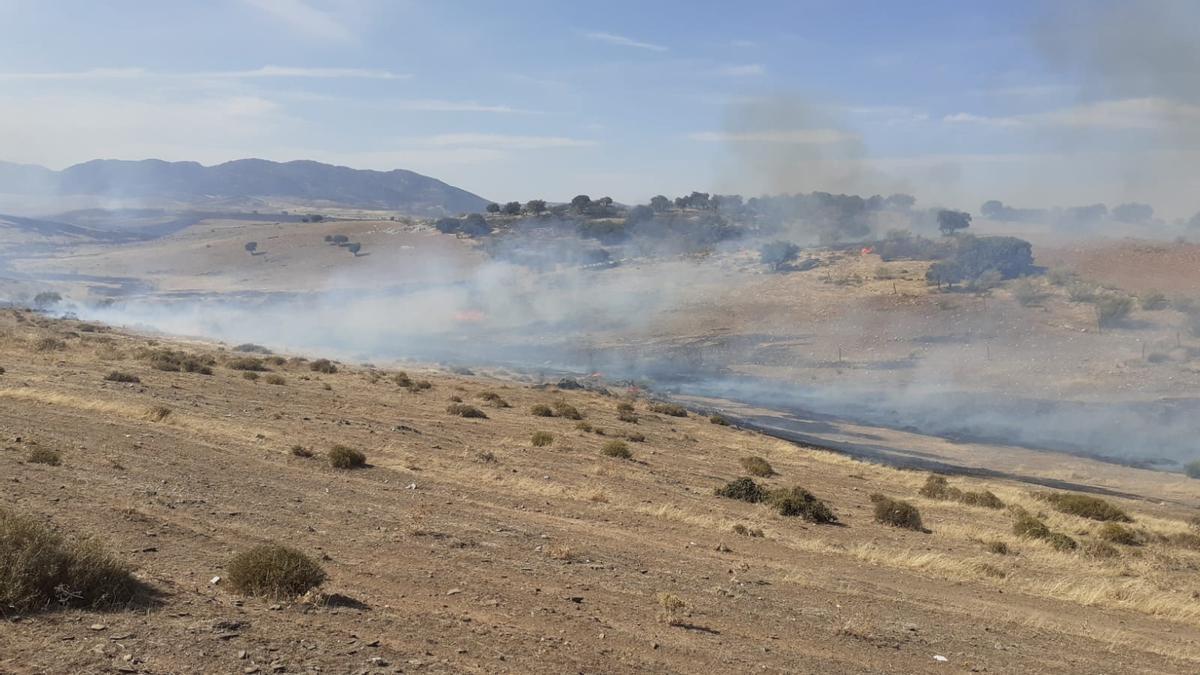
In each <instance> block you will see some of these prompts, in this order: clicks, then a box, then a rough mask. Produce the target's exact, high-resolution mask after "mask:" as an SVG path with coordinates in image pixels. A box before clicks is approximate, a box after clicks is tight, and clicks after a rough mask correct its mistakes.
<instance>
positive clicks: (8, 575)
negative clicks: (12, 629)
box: [0, 508, 141, 612]
mask: <svg viewBox="0 0 1200 675" xmlns="http://www.w3.org/2000/svg"><path fill="white" fill-rule="evenodd" d="M131 572H132V570H131V568H130V567H129V566H128V565H126V564H125V563H123V562H121V561H119V560H117V559H116V558H115V557H113V556H112V554H110V553H109V552H108V551H107V550H105V548H104V547H103V546H102V545H101V544H100V543H99V542H98V541H97V540H95V539H84V540H66V539H64V537H63V536H62V535H60V534H58V533H56V532H54V531H53V530H52V529H51V528H50V527H48V526H47V525H44V524H43V523H41V522H39V521H37V520H35V519H33V518H30V517H27V516H22V515H18V514H17V513H14V512H12V511H9V510H7V509H3V508H0V611H4V612H7V611H8V610H9V609H12V610H15V611H17V612H30V611H38V610H42V609H46V608H48V607H50V606H51V605H53V604H55V603H57V604H59V605H61V606H72V607H86V608H93V609H97V608H102V607H112V606H116V605H122V604H127V603H128V602H130V601H131V600H133V599H134V596H135V595H136V594H137V592H138V591H139V589H140V588H141V585H140V584H139V583H138V582H137V580H136V579H134V578H133V575H132V574H131Z"/></svg>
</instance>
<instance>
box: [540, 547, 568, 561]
mask: <svg viewBox="0 0 1200 675" xmlns="http://www.w3.org/2000/svg"><path fill="white" fill-rule="evenodd" d="M546 557H548V558H551V559H552V560H561V561H563V562H571V561H572V560H574V559H575V551H573V550H571V547H570V546H567V545H566V544H554V545H553V546H549V547H547V548H546Z"/></svg>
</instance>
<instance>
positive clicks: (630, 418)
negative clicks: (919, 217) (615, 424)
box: [617, 410, 638, 424]
mask: <svg viewBox="0 0 1200 675" xmlns="http://www.w3.org/2000/svg"><path fill="white" fill-rule="evenodd" d="M617 419H618V420H620V421H622V422H628V423H630V424H637V423H638V416H637V414H636V413H634V412H626V411H624V410H622V411H620V412H618V413H617Z"/></svg>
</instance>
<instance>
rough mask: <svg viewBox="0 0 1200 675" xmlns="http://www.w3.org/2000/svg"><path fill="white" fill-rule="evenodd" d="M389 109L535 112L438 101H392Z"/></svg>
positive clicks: (535, 111) (534, 112)
mask: <svg viewBox="0 0 1200 675" xmlns="http://www.w3.org/2000/svg"><path fill="white" fill-rule="evenodd" d="M390 106H391V107H393V108H395V109H397V110H407V111H416V112H478V113H498V114H503V115H536V114H540V111H537V110H524V109H521V108H513V107H511V106H507V105H487V104H483V103H476V102H475V101H443V100H439V99H413V100H403V101H393V102H392V103H391V104H390Z"/></svg>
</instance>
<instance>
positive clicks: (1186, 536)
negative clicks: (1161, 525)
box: [1167, 532, 1200, 551]
mask: <svg viewBox="0 0 1200 675" xmlns="http://www.w3.org/2000/svg"><path fill="white" fill-rule="evenodd" d="M1167 543H1168V544H1171V545H1172V546H1178V547H1180V548H1187V549H1191V550H1193V551H1200V535H1197V534H1192V533H1191V532H1172V533H1171V534H1168V535H1167Z"/></svg>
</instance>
